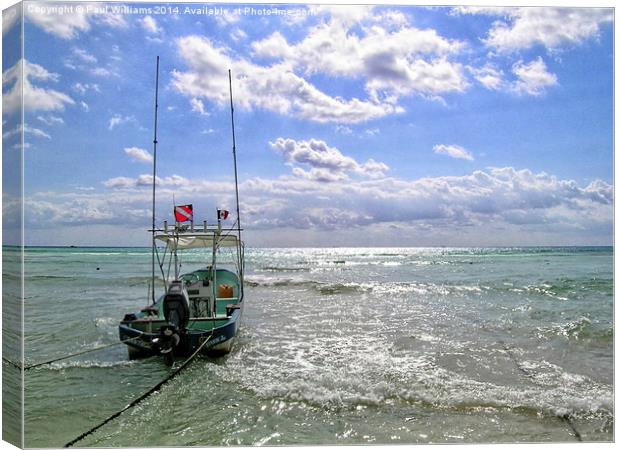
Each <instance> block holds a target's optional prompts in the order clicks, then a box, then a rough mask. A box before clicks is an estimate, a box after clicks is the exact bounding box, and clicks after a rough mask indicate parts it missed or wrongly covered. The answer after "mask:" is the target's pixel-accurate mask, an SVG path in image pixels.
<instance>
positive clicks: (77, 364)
mask: <svg viewBox="0 0 620 450" xmlns="http://www.w3.org/2000/svg"><path fill="white" fill-rule="evenodd" d="M134 364H136V361H135V360H122V361H97V360H84V361H63V362H55V363H51V364H46V365H44V366H39V367H36V368H34V369H32V370H41V369H46V370H66V369H108V368H114V367H126V366H132V365H134Z"/></svg>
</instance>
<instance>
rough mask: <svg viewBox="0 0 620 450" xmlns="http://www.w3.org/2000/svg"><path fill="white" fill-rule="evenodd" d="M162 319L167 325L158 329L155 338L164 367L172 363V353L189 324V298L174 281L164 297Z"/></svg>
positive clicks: (178, 283)
mask: <svg viewBox="0 0 620 450" xmlns="http://www.w3.org/2000/svg"><path fill="white" fill-rule="evenodd" d="M163 305H164V318H165V319H166V321H167V322H168V325H164V326H162V327H161V328H160V329H159V337H157V338H155V340H154V343H155V344H156V345H157V347H158V350H159V353H160V354H161V355H163V356H164V360H165V361H166V365H168V366H171V365H172V363H173V358H172V351H173V349H174V347H176V346H177V345H179V343H180V342H181V335H182V334H184V333H185V331H186V328H187V324H188V322H189V296H188V294H187V290H186V289H185V287H184V286H183V282H182V281H179V280H176V281H173V282H172V283H170V287H169V288H168V292H167V293H166V296H165V297H164V301H163Z"/></svg>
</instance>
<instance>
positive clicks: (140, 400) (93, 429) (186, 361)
mask: <svg viewBox="0 0 620 450" xmlns="http://www.w3.org/2000/svg"><path fill="white" fill-rule="evenodd" d="M212 337H213V334H211V335H209V337H208V338H207V339H205V341H204V342H203V343H202V344H200V346H199V347H198V348H197V349H196V351H194V353H192V354H191V355H190V356H189V357H188V358H187V359H186V360H185V361H183V364H181V365H180V366H179V367H178V368H177V369H175V370H174V371H173V372H171V373H170V374H169V375H168V376H167V377H166V378H164V379H163V380H161V381H160V382H159V383H157V384H156V385H155V386H153V387H152V388H150V389H149V390H148V391H146V392H144V393H143V394H142V395H140V396H139V397H138V398H136V399H134V400H133V401H132V402H131V403H129V404H127V405H126V406H125V407H123V408H122V409H120V410H118V411H117V412H115V413H114V414H112V415H110V416H108V417H107V418H106V419H104V420H103V421H102V422H100V423H99V424H97V425H95V426H94V427H92V428H91V429H90V430H88V431H85V432H84V433H82V434H80V435H79V436H78V437H76V438H75V439H73V440H72V441H69V442H67V443H66V444H65V445H64V447H65V448H67V447H71V446H73V445H74V444H76V443H77V442H79V441H81V440H82V439H84V438H85V437H87V436H89V435H91V434H93V433H94V432H95V431H97V430H98V429H99V428H101V427H103V426H104V425H105V424H107V423H108V422H111V421H112V420H114V419H116V418H117V417H118V416H120V415H121V414H123V413H124V412H125V411H127V410H129V409H131V408H133V407H134V406H136V405H137V404H138V403H140V402H142V400H144V399H146V398H147V397H149V396H150V395H152V394H154V393H155V392H157V391H158V390H159V389H160V388H161V387H162V386H163V385H164V384H166V383H168V382H169V381H170V380H172V379H173V378H174V377H175V376H177V375H178V374H179V373H180V372H181V371H182V370H183V369H185V368H186V367H188V366H189V365H190V363H191V362H192V361H194V359H195V358H196V356H197V355H198V354H199V353H200V351H201V350H202V348H203V347H204V346H205V345H206V344H207V342H209V340H210V339H211V338H212Z"/></svg>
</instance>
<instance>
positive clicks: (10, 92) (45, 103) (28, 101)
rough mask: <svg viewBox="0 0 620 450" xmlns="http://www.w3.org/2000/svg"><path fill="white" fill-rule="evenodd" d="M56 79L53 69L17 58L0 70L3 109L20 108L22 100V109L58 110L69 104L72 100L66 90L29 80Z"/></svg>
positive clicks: (58, 77)
mask: <svg viewBox="0 0 620 450" xmlns="http://www.w3.org/2000/svg"><path fill="white" fill-rule="evenodd" d="M59 79H60V75H58V74H57V73H52V72H49V71H47V70H46V69H45V68H44V67H43V66H40V65H38V64H34V63H31V62H28V61H26V60H25V59H20V60H19V61H18V62H17V63H16V64H15V65H14V66H13V67H11V68H9V69H7V70H5V71H4V72H3V74H2V88H3V94H2V107H3V111H4V112H5V113H7V114H12V113H15V112H17V111H20V110H21V107H22V100H23V107H24V109H25V110H26V111H61V110H64V108H65V106H66V105H73V104H74V103H75V102H74V101H73V99H72V98H71V97H69V96H68V95H67V94H64V93H62V92H59V91H56V90H54V89H48V88H43V87H40V86H35V85H34V84H33V82H34V81H37V82H41V83H45V82H57V81H58V80H59ZM5 89H6V90H5ZM22 96H23V97H22Z"/></svg>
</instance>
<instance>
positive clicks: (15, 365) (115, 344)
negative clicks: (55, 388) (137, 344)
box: [2, 336, 140, 370]
mask: <svg viewBox="0 0 620 450" xmlns="http://www.w3.org/2000/svg"><path fill="white" fill-rule="evenodd" d="M139 338H140V336H136V337H133V338H130V339H124V340H122V341H118V342H114V343H112V344H106V345H101V346H99V347H95V348H89V349H86V350H82V351H79V352H76V353H71V354H70V355H65V356H61V357H60V358H54V359H50V360H48V361H43V362H40V363H36V364H31V365H29V366H24V365H21V364H19V363H16V362H14V361H11V360H10V359H7V358H5V357H2V359H3V360H4V361H5V362H7V363H8V364H10V365H12V366H14V367H16V368H18V369H19V370H22V369H23V370H30V369H34V368H35V367H40V366H45V365H46V364H52V363H55V362H57V361H62V360H63V359H69V358H74V357H76V356H80V355H84V354H86V353H92V352H96V351H99V350H104V349H106V348H110V347H115V346H117V345H120V344H124V343H125V342H129V341H134V340H136V339H139Z"/></svg>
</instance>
